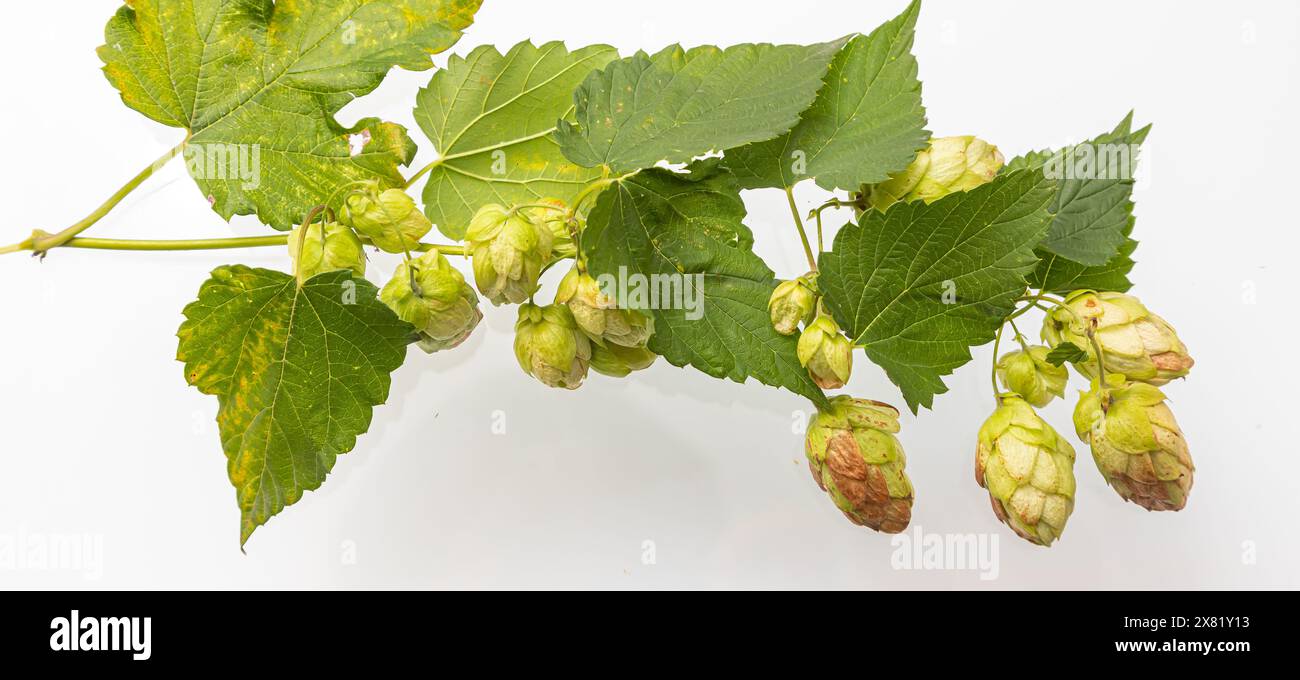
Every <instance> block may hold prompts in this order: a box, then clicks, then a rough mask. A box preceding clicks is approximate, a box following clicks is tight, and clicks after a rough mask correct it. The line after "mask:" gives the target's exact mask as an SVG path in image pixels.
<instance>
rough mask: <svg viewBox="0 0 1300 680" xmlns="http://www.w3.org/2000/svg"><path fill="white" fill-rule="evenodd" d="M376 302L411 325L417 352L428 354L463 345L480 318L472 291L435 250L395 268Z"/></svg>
mask: <svg viewBox="0 0 1300 680" xmlns="http://www.w3.org/2000/svg"><path fill="white" fill-rule="evenodd" d="M379 299H380V300H382V301H383V302H384V304H386V305H388V307H389V309H392V310H393V312H394V313H396V314H397V316H398V318H400V319H401V320H403V321H405V322H407V323H409V324H411V325H412V326H415V329H416V330H417V331H418V332H419V333H420V349H423V350H424V351H426V352H428V353H430V354H432V353H434V352H437V351H440V350H444V349H451V348H452V347H455V346H457V345H459V344H460V343H462V342H464V341H465V339H466V338H468V337H469V336H470V334H471V333H473V332H474V328H475V327H476V326H478V323H479V321H481V320H482V319H483V313H482V312H481V311H480V310H479V307H478V295H475V294H474V289H473V288H470V286H469V284H468V283H465V277H464V276H462V275H461V273H460V272H459V271H457V270H456V268H455V267H452V266H451V263H450V262H448V261H447V258H445V257H443V256H442V254H440V253H438V252H436V251H435V252H429V253H425V254H424V255H422V256H421V257H420V258H418V259H416V260H412V261H410V262H403V263H401V264H400V265H398V266H397V271H396V272H394V273H393V278H392V280H391V281H389V282H388V284H387V285H385V286H384V289H383V290H382V291H380V293H379Z"/></svg>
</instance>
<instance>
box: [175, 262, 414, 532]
mask: <svg viewBox="0 0 1300 680" xmlns="http://www.w3.org/2000/svg"><path fill="white" fill-rule="evenodd" d="M376 292H377V291H376V290H375V288H374V286H372V285H370V283H369V282H367V281H366V280H365V279H358V278H354V277H353V276H352V273H351V272H349V271H334V272H327V273H324V274H320V275H318V276H316V277H313V278H312V279H311V280H309V281H307V282H306V283H305V284H303V285H301V286H299V285H298V282H297V281H296V280H295V279H294V278H293V277H292V276H289V275H288V274H282V273H280V272H274V271H269V270H266V269H250V268H248V267H243V266H238V265H236V266H229V267H219V268H217V269H216V270H215V271H213V272H212V278H211V279H209V280H208V281H207V282H206V283H204V284H203V287H202V288H200V289H199V297H198V300H197V301H195V302H193V303H191V304H190V305H189V306H187V307H186V308H185V319H186V320H185V323H183V324H181V327H180V331H179V332H178V333H177V335H178V336H179V337H180V347H179V348H178V350H177V353H176V357H177V359H179V360H180V361H182V362H184V363H185V379H186V380H187V381H188V382H189V383H190V384H191V385H194V386H195V387H197V388H198V389H199V391H201V392H203V393H204V394H211V395H214V396H216V397H218V399H219V401H220V406H221V407H220V409H219V410H218V411H217V425H218V429H219V433H220V435H221V443H222V447H223V448H224V449H225V453H226V459H227V470H228V473H229V475H230V481H231V483H232V484H234V485H235V491H236V499H237V501H238V503H239V511H240V531H239V542H240V544H241V545H242V544H243V543H244V542H245V541H247V540H248V537H249V536H251V535H252V533H253V531H254V530H255V529H256V528H257V527H259V526H261V525H263V524H265V523H266V522H267V521H268V520H269V519H270V518H271V517H273V516H274V515H276V514H277V513H279V512H280V511H281V510H283V509H284V508H285V506H288V505H292V504H294V503H296V502H298V500H299V499H301V498H302V495H303V492H305V491H310V490H313V489H316V488H319V487H320V485H321V484H322V483H323V482H324V481H325V476H326V475H327V474H329V472H330V470H332V469H333V468H334V461H335V459H336V458H337V457H338V456H339V455H340V454H343V453H347V452H348V451H351V450H352V447H353V446H355V445H356V438H357V435H360V434H362V433H364V432H365V431H366V430H367V429H369V427H370V417H371V409H372V408H373V407H374V406H376V405H378V404H382V403H384V401H385V400H387V398H388V388H389V374H390V373H392V372H393V371H395V370H397V368H398V367H399V366H401V365H402V361H403V359H404V358H405V357H406V344H407V342H408V338H409V337H410V335H411V332H412V329H411V326H410V325H408V324H406V323H405V322H403V321H401V320H400V319H398V318H397V317H396V316H394V315H393V313H392V312H391V311H389V309H388V308H387V307H385V306H384V305H383V304H381V303H380V302H379V300H378V299H376Z"/></svg>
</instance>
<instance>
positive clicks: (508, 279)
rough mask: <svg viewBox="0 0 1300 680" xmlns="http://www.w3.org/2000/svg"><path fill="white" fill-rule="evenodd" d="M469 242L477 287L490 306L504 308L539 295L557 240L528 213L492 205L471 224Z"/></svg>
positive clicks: (477, 214)
mask: <svg viewBox="0 0 1300 680" xmlns="http://www.w3.org/2000/svg"><path fill="white" fill-rule="evenodd" d="M465 241H466V243H467V244H468V246H469V250H470V252H471V253H472V254H473V257H474V283H476V284H477V285H478V289H479V291H480V292H482V293H483V295H485V296H487V299H488V301H489V302H491V303H492V304H494V305H503V304H507V303H509V304H519V303H521V302H524V301H525V300H527V299H528V298H529V297H531V296H532V294H533V293H536V292H537V279H538V277H540V276H541V273H542V267H543V266H545V265H546V263H547V262H548V261H549V260H550V257H551V246H552V242H553V241H554V237H553V236H552V235H551V232H550V230H549V229H548V228H547V227H546V226H544V225H542V224H541V223H540V222H538V221H537V220H536V219H534V218H533V217H532V216H531V214H530V213H529V212H528V211H511V210H507V209H506V208H503V207H501V206H499V205H496V204H488V205H485V206H483V207H482V208H479V210H478V212H477V213H475V215H474V219H472V220H470V223H469V229H468V230H467V231H466V233H465Z"/></svg>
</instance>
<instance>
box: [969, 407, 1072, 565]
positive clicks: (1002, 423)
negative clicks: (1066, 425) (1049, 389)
mask: <svg viewBox="0 0 1300 680" xmlns="http://www.w3.org/2000/svg"><path fill="white" fill-rule="evenodd" d="M975 481H977V482H979V485H980V486H982V487H984V488H986V489H988V491H989V499H990V500H991V501H992V502H993V513H994V514H995V515H997V516H998V519H1000V520H1002V522H1003V523H1004V524H1006V525H1007V526H1009V527H1011V528H1012V529H1013V530H1014V531H1015V532H1016V533H1017V534H1019V535H1020V536H1021V537H1022V538H1024V539H1025V540H1027V541H1030V542H1032V543H1037V544H1038V545H1045V546H1046V545H1051V544H1052V543H1053V542H1054V541H1056V539H1058V538H1060V537H1061V532H1063V531H1065V522H1066V520H1067V519H1069V518H1070V512H1071V511H1072V510H1074V447H1072V446H1070V444H1069V442H1067V441H1065V439H1063V438H1061V436H1060V435H1058V434H1057V433H1056V430H1054V429H1052V426H1051V425H1048V424H1047V422H1046V421H1044V420H1043V419H1042V418H1040V417H1039V416H1038V414H1037V413H1036V412H1035V411H1034V409H1033V407H1032V406H1030V405H1029V404H1028V402H1026V401H1025V400H1024V399H1021V398H1020V397H1018V396H1015V395H1010V396H1004V397H1002V398H1001V404H1000V405H999V406H998V409H997V410H996V411H994V412H993V415H992V416H989V419H988V420H986V421H984V425H983V426H982V427H980V431H979V446H978V447H977V448H976V453H975Z"/></svg>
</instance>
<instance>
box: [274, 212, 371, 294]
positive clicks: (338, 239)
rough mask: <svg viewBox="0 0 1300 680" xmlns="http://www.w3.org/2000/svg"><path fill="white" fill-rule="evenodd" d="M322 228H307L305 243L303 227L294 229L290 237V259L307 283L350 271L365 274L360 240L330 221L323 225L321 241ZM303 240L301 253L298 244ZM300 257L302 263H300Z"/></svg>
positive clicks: (359, 274) (364, 261)
mask: <svg viewBox="0 0 1300 680" xmlns="http://www.w3.org/2000/svg"><path fill="white" fill-rule="evenodd" d="M321 229H322V227H321V225H320V224H319V223H314V224H311V225H308V227H307V236H306V239H305V240H303V237H302V226H301V225H300V226H297V227H294V228H293V231H292V232H291V233H290V234H289V257H290V258H291V259H292V260H293V267H294V271H296V272H298V276H299V277H301V278H302V280H304V281H306V280H307V279H310V278H311V277H313V276H315V275H317V274H323V273H325V272H332V271H337V270H339V269H351V270H352V272H353V273H355V274H356V275H357V276H358V277H363V276H365V275H366V253H365V250H364V249H363V248H362V245H361V239H359V238H357V235H356V234H355V233H353V232H352V230H351V229H348V228H347V227H345V226H343V225H341V224H338V223H337V222H330V223H329V224H326V225H325V226H324V232H325V236H324V238H323V239H322V238H321ZM299 241H302V251H301V252H299V250H298V243H299ZM299 258H301V261H299Z"/></svg>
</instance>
